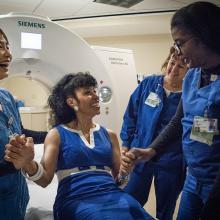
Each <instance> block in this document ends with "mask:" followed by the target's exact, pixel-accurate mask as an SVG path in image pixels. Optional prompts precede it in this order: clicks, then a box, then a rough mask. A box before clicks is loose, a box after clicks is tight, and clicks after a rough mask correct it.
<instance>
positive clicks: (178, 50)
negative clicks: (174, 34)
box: [173, 37, 195, 55]
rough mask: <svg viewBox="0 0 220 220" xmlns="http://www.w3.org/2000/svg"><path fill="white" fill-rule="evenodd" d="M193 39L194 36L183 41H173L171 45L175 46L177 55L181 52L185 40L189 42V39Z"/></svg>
mask: <svg viewBox="0 0 220 220" xmlns="http://www.w3.org/2000/svg"><path fill="white" fill-rule="evenodd" d="M193 39H195V37H190V38H189V39H187V40H185V41H184V42H183V43H177V42H174V43H173V47H174V48H175V50H176V52H177V54H178V55H180V54H182V48H183V46H184V45H185V44H186V43H187V42H189V41H191V40H193Z"/></svg>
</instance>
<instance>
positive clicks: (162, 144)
mask: <svg viewBox="0 0 220 220" xmlns="http://www.w3.org/2000/svg"><path fill="white" fill-rule="evenodd" d="M182 118H183V106H182V100H181V101H180V103H179V105H178V108H177V111H176V113H175V115H174V116H173V118H172V119H171V121H170V122H169V124H168V125H167V126H166V127H165V128H164V130H163V131H162V132H161V133H160V134H159V136H157V138H156V139H155V140H154V141H153V142H152V143H151V144H150V145H149V147H150V148H153V149H154V150H155V151H156V153H162V152H163V151H164V150H165V149H166V147H167V146H169V144H170V143H171V142H172V141H175V140H177V139H179V138H181V136H182V122H181V120H182Z"/></svg>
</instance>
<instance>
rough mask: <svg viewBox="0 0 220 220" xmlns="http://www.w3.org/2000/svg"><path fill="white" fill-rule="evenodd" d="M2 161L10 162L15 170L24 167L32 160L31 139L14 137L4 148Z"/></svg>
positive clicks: (20, 136) (32, 146)
mask: <svg viewBox="0 0 220 220" xmlns="http://www.w3.org/2000/svg"><path fill="white" fill-rule="evenodd" d="M4 159H5V160H6V161H8V162H12V163H13V164H14V166H15V168H16V169H20V168H23V167H25V166H26V165H27V164H29V163H30V162H31V161H32V160H33V159H34V142H33V139H32V138H31V137H28V138H25V136H24V135H16V136H15V137H13V138H11V139H10V141H9V143H8V144H7V145H6V146H5V156H4Z"/></svg>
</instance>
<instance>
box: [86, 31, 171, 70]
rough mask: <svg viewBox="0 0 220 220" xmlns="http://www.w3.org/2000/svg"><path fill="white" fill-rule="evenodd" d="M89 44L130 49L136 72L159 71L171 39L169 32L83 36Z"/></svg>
mask: <svg viewBox="0 0 220 220" xmlns="http://www.w3.org/2000/svg"><path fill="white" fill-rule="evenodd" d="M84 39H85V40H86V41H87V42H88V43H89V44H90V45H99V46H107V47H117V48H124V49H131V50H133V53H134V59H135V64H136V69H137V74H150V73H158V72H160V68H161V65H162V63H163V62H164V60H165V59H166V57H167V54H168V51H169V48H170V46H171V45H172V39H171V35H170V34H161V35H137V36H120V37H97V38H84Z"/></svg>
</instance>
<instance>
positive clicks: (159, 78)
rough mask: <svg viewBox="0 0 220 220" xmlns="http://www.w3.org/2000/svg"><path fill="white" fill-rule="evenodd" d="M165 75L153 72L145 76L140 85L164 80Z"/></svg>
mask: <svg viewBox="0 0 220 220" xmlns="http://www.w3.org/2000/svg"><path fill="white" fill-rule="evenodd" d="M163 77H164V76H163V75H158V74H157V75H156V74H152V75H149V76H147V77H145V78H144V80H143V81H142V82H141V83H140V85H146V84H154V83H158V82H160V81H162V79H163Z"/></svg>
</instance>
